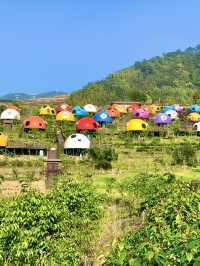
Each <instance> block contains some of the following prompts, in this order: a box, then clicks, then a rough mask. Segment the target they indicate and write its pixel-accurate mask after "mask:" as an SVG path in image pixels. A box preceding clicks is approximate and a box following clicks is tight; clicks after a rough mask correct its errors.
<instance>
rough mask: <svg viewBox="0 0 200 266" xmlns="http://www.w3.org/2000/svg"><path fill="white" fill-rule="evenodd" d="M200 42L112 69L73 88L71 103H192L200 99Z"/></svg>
mask: <svg viewBox="0 0 200 266" xmlns="http://www.w3.org/2000/svg"><path fill="white" fill-rule="evenodd" d="M199 88H200V46H197V47H196V48H188V49H187V50H185V51H183V52H182V51H179V50H178V51H176V52H172V53H167V54H163V55H161V56H160V57H155V58H152V59H150V60H144V61H142V62H137V63H135V64H134V65H133V66H130V67H128V68H126V69H123V70H121V71H119V72H116V73H113V74H111V75H110V76H108V77H107V78H106V79H105V80H103V81H97V82H95V83H90V84H88V85H87V86H85V87H84V88H83V89H82V90H80V91H77V92H74V93H72V94H71V95H70V97H69V102H71V103H72V104H86V103H88V102H91V103H95V104H99V105H103V104H107V103H110V102H111V101H112V100H138V101H145V102H149V103H150V102H151V101H157V100H160V101H161V102H163V103H165V104H167V103H173V102H178V103H191V102H192V101H193V100H194V101H197V102H198V101H199V98H200V95H199Z"/></svg>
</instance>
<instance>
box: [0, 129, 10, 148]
mask: <svg viewBox="0 0 200 266" xmlns="http://www.w3.org/2000/svg"><path fill="white" fill-rule="evenodd" d="M7 145H8V137H7V136H6V135H5V134H3V133H1V132H0V147H6V146H7Z"/></svg>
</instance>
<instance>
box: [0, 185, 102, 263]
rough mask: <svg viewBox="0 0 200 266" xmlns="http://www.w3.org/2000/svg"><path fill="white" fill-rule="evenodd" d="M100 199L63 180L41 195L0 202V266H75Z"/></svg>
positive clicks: (87, 187) (94, 226)
mask: <svg viewBox="0 0 200 266" xmlns="http://www.w3.org/2000/svg"><path fill="white" fill-rule="evenodd" d="M98 205H99V198H97V196H96V195H95V192H94V189H93V188H92V187H91V186H90V185H88V184H78V183H75V182H72V181H69V180H68V181H65V183H64V182H63V183H62V184H60V185H58V187H57V188H56V189H55V190H54V191H52V192H50V193H48V194H46V195H42V194H39V193H36V192H25V193H23V194H22V195H20V196H19V197H17V198H16V199H13V200H9V201H8V200H7V201H5V200H2V201H1V202H0V265H78V264H79V262H80V260H81V256H82V254H83V252H84V250H85V248H86V247H87V246H88V243H89V241H90V240H91V238H92V233H93V231H95V230H96V229H97V220H98V219H99V218H100V209H99V207H98Z"/></svg>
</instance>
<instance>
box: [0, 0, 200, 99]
mask: <svg viewBox="0 0 200 266" xmlns="http://www.w3.org/2000/svg"><path fill="white" fill-rule="evenodd" d="M199 10H200V1H199V0H190V1H188V0H168V1H162V0H151V1H150V0H84V1H83V0H57V1H56V0H17V1H16V0H0V36H1V38H0V95H2V94H5V93H13V92H27V93H38V92H44V91H51V90H59V91H60V90H61V91H63V90H64V91H72V90H74V89H78V88H81V87H82V86H83V85H85V84H87V83H88V82H92V81H96V80H100V79H102V78H104V77H105V76H107V75H108V74H109V73H111V72H113V71H117V70H119V69H121V68H123V67H127V66H128V65H131V64H133V63H134V62H135V61H138V60H142V59H143V58H150V57H152V56H156V55H160V54H161V53H163V52H168V51H173V50H177V49H185V48H187V47H189V46H196V45H197V44H200V34H199V25H200V16H199Z"/></svg>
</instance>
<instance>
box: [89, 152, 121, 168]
mask: <svg viewBox="0 0 200 266" xmlns="http://www.w3.org/2000/svg"><path fill="white" fill-rule="evenodd" d="M89 157H90V158H91V159H92V160H93V161H94V162H95V166H96V168H103V169H110V168H112V161H113V160H117V159H118V155H117V153H116V152H115V150H114V149H110V148H107V149H103V148H93V149H90V151H89Z"/></svg>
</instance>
